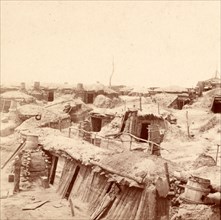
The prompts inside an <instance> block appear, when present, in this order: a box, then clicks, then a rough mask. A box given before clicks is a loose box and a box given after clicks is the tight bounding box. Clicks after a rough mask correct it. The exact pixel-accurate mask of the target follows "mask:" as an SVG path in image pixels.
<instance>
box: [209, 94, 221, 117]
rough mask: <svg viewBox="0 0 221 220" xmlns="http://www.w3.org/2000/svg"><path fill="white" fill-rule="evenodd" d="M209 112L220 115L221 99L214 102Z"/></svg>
mask: <svg viewBox="0 0 221 220" xmlns="http://www.w3.org/2000/svg"><path fill="white" fill-rule="evenodd" d="M211 110H212V112H213V113H221V98H219V99H215V100H214V102H213V106H212V109H211Z"/></svg>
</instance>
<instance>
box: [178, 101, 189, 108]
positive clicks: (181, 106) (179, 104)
mask: <svg viewBox="0 0 221 220" xmlns="http://www.w3.org/2000/svg"><path fill="white" fill-rule="evenodd" d="M189 103H190V102H189V100H188V99H187V100H177V108H178V109H179V110H181V109H183V106H184V105H186V104H189Z"/></svg>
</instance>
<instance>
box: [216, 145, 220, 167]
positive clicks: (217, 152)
mask: <svg viewBox="0 0 221 220" xmlns="http://www.w3.org/2000/svg"><path fill="white" fill-rule="evenodd" d="M219 146H220V145H219V144H217V150H216V165H217V161H218V154H219Z"/></svg>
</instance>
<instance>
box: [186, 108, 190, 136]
mask: <svg viewBox="0 0 221 220" xmlns="http://www.w3.org/2000/svg"><path fill="white" fill-rule="evenodd" d="M186 125H187V135H188V137H190V126H189V117H188V111H186Z"/></svg>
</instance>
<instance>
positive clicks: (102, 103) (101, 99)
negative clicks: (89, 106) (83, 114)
mask: <svg viewBox="0 0 221 220" xmlns="http://www.w3.org/2000/svg"><path fill="white" fill-rule="evenodd" d="M120 103H122V100H121V99H120V98H113V99H110V98H108V97H106V96H104V95H98V96H97V97H96V98H95V100H94V105H95V106H96V107H98V108H114V107H115V106H117V105H119V104H120Z"/></svg>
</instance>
